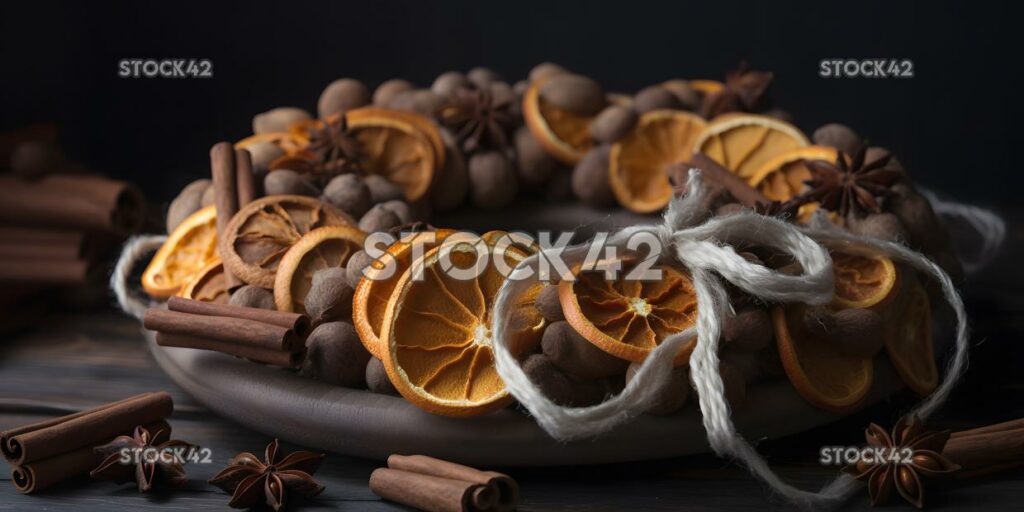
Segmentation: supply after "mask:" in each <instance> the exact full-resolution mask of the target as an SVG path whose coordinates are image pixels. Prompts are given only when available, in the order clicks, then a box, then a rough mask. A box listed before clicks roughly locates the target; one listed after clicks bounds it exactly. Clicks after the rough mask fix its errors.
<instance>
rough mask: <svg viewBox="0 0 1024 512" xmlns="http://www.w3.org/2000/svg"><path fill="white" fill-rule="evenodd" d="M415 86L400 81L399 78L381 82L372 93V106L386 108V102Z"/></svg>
mask: <svg viewBox="0 0 1024 512" xmlns="http://www.w3.org/2000/svg"><path fill="white" fill-rule="evenodd" d="M415 88H416V86H415V85H413V83H412V82H410V81H408V80H402V79H401V78H392V79H391V80H385V81H384V82H381V84H380V85H378V86H377V88H376V89H374V91H373V104H374V105H377V106H378V107H384V106H387V104H388V102H390V101H391V99H392V98H394V97H395V95H396V94H398V93H400V92H405V91H411V90H413V89H415Z"/></svg>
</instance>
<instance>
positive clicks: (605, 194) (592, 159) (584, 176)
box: [572, 145, 615, 208]
mask: <svg viewBox="0 0 1024 512" xmlns="http://www.w3.org/2000/svg"><path fill="white" fill-rule="evenodd" d="M609 152H610V146H608V145H602V146H598V147H596V148H593V149H591V150H590V151H587V153H586V154H585V155H583V158H581V159H580V161H579V163H577V164H576V167H575V168H574V169H573V170H572V191H573V193H574V194H576V197H578V198H579V199H580V200H581V201H583V202H585V203H587V204H589V205H590V206H593V207H596V208H608V207H611V206H614V205H615V195H614V194H613V193H612V187H611V183H609V181H608V165H609V164H608V154H609Z"/></svg>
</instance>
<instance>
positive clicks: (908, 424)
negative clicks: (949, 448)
mask: <svg viewBox="0 0 1024 512" xmlns="http://www.w3.org/2000/svg"><path fill="white" fill-rule="evenodd" d="M864 437H865V438H867V441H868V446H870V447H872V448H879V449H881V450H879V451H878V452H876V453H879V454H882V455H883V456H882V457H875V460H873V461H872V462H871V463H868V462H865V461H864V459H863V458H861V460H860V461H858V462H857V464H855V465H850V466H847V467H845V468H843V472H845V473H848V474H850V475H852V476H853V477H854V478H855V479H857V480H860V481H862V482H867V484H868V494H869V495H870V496H871V504H872V505H879V504H881V503H885V502H886V501H888V500H889V498H890V497H891V496H892V490H893V488H895V489H896V491H897V492H898V493H899V495H900V496H902V497H903V499H905V500H907V502H909V503H911V504H913V505H914V506H915V507H917V508H921V507H922V506H924V485H923V482H922V477H942V476H947V475H949V474H951V473H953V472H954V471H957V470H959V469H960V466H958V465H956V464H954V463H952V462H950V461H949V459H947V458H946V457H944V456H942V449H943V448H945V446H946V441H948V440H949V431H948V430H943V431H939V432H925V431H924V430H923V428H922V426H921V420H920V419H918V418H917V416H905V417H903V418H902V419H900V421H899V422H897V423H896V426H895V427H893V429H892V434H889V433H888V432H886V431H885V429H883V428H882V427H880V426H878V425H876V424H874V423H872V424H870V425H868V428H867V429H866V430H865V431H864ZM879 458H881V460H878V459H879Z"/></svg>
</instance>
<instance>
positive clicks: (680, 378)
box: [626, 363, 690, 416]
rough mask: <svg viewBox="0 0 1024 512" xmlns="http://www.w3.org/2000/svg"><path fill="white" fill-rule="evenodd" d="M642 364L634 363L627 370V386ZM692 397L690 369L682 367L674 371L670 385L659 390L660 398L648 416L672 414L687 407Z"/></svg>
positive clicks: (649, 410)
mask: <svg viewBox="0 0 1024 512" xmlns="http://www.w3.org/2000/svg"><path fill="white" fill-rule="evenodd" d="M641 364H642V363H632V364H630V365H629V368H628V369H627V370H626V384H629V382H630V381H631V380H633V377H634V376H635V375H636V372H637V370H639V369H640V365H641ZM689 396H690V369H689V368H687V367H685V366H681V367H679V368H676V369H674V370H672V374H671V375H670V376H669V381H668V383H666V384H665V387H663V388H661V389H659V390H658V396H657V398H656V399H655V401H654V405H653V406H651V408H649V409H647V413H648V414H654V415H657V416H666V415H669V414H672V413H674V412H676V411H678V410H679V409H682V408H683V406H684V405H686V400H687V398H689Z"/></svg>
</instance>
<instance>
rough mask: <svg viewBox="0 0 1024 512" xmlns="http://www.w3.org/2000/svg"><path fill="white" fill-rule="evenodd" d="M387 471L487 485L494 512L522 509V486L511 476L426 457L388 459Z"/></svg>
mask: <svg viewBox="0 0 1024 512" xmlns="http://www.w3.org/2000/svg"><path fill="white" fill-rule="evenodd" d="M388 467H389V468H391V469H398V470H402V471H408V472H412V473H418V474H421V475H430V476H436V477H441V478H450V479H453V480H459V481H463V482H470V483H475V484H480V485H486V486H487V487H489V488H490V489H491V490H492V492H493V494H494V505H493V510H496V511H498V512H506V511H511V510H515V509H516V507H517V506H518V505H519V485H518V484H516V481H515V480H513V479H512V478H510V477H509V476H508V475H505V474H502V473H498V472H495V471H481V470H479V469H476V468H471V467H469V466H463V465H462V464H456V463H454V462H449V461H446V460H441V459H435V458H433V457H428V456H426V455H392V456H390V457H388Z"/></svg>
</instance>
